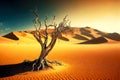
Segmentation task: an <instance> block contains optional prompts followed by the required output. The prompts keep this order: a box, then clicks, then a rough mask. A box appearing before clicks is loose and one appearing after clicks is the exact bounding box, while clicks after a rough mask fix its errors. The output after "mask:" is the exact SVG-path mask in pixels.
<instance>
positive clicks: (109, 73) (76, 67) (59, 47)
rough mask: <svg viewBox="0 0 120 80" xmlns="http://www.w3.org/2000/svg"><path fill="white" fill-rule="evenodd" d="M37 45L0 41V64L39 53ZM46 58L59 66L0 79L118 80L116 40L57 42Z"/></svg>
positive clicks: (119, 67) (119, 48)
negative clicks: (76, 42)
mask: <svg viewBox="0 0 120 80" xmlns="http://www.w3.org/2000/svg"><path fill="white" fill-rule="evenodd" d="M39 52H40V47H39V45H38V44H34V43H29V44H19V43H9V44H6V43H4V44H0V65H5V64H16V63H20V62H22V61H23V60H25V59H29V60H34V59H36V58H37V57H38V56H39ZM48 59H50V60H57V61H60V62H61V63H63V66H54V69H45V70H42V71H35V72H25V73H20V74H17V75H14V76H10V77H4V78H0V80H120V43H118V44H99V45H79V44H74V43H69V42H64V41H60V40H58V41H57V44H56V45H55V47H54V49H53V50H52V51H51V52H50V54H49V56H48Z"/></svg>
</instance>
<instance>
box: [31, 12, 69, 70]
mask: <svg viewBox="0 0 120 80" xmlns="http://www.w3.org/2000/svg"><path fill="white" fill-rule="evenodd" d="M34 15H35V19H34V20H33V23H34V27H35V32H34V37H35V38H36V40H37V41H38V43H39V44H40V46H41V52H40V56H39V57H38V59H36V61H35V62H34V63H33V65H32V70H33V71H34V70H40V69H44V68H48V67H51V68H52V66H50V64H52V63H56V64H59V65H61V63H59V62H57V61H49V60H47V59H46V56H47V55H48V54H49V53H50V51H51V50H52V49H53V47H54V46H55V43H56V41H57V38H58V35H59V34H61V33H62V32H63V31H64V29H65V27H67V26H69V22H70V21H69V20H67V16H65V17H64V18H63V21H62V22H61V23H59V25H57V24H56V23H55V20H56V16H53V19H52V23H51V24H48V22H47V21H48V17H47V16H46V19H45V20H44V21H43V24H44V28H45V29H44V33H43V32H41V27H42V21H41V20H40V18H39V15H38V12H37V11H35V12H34ZM51 27H52V28H53V32H52V33H51V39H49V40H50V42H49V43H48V36H49V33H48V29H49V28H51Z"/></svg>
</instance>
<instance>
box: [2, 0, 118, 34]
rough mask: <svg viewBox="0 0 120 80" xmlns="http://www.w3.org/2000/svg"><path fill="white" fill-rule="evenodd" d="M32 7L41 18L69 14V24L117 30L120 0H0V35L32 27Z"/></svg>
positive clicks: (60, 16)
mask: <svg viewBox="0 0 120 80" xmlns="http://www.w3.org/2000/svg"><path fill="white" fill-rule="evenodd" d="M35 9H38V11H39V15H40V19H41V20H44V19H45V16H49V18H51V17H52V16H53V15H55V16H56V18H57V20H56V22H57V23H58V22H60V21H61V20H62V18H63V17H64V16H65V15H68V18H69V19H70V20H71V26H72V27H86V26H89V27H92V28H95V29H99V30H102V31H105V32H118V33H120V22H119V21H120V0H0V35H4V34H6V33H9V32H12V31H21V30H31V29H34V27H33V22H32V21H33V19H34V14H33V11H34V10H35Z"/></svg>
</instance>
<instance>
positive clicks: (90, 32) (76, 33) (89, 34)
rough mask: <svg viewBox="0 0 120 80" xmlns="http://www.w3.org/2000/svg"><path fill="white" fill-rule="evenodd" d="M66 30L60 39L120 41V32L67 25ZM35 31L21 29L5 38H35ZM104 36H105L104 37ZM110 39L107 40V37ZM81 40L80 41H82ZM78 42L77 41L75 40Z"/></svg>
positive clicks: (92, 41)
mask: <svg viewBox="0 0 120 80" xmlns="http://www.w3.org/2000/svg"><path fill="white" fill-rule="evenodd" d="M64 30H65V31H63V32H62V33H61V34H60V35H59V36H58V39H60V40H63V41H71V42H74V41H72V40H74V39H76V40H80V42H81V41H82V43H81V44H83V43H85V44H97V43H98V44H99V43H109V42H117V41H120V34H118V33H107V32H103V31H100V30H97V29H93V28H90V27H82V28H78V27H65V28H64ZM53 31H54V30H53V29H48V33H49V35H51V33H52V32H53ZM34 33H35V31H32V30H31V31H19V32H18V33H17V34H14V32H11V33H9V34H6V35H4V36H3V37H4V38H8V39H11V40H20V39H19V37H20V36H21V39H23V38H28V39H31V40H32V39H33V40H35V38H34V37H32V36H33V35H32V34H34ZM41 34H43V35H44V34H45V31H44V30H43V29H42V30H41ZM103 37H104V38H103ZM105 38H107V39H109V40H108V41H106V39H105ZM80 42H79V43H80ZM74 43H77V42H74Z"/></svg>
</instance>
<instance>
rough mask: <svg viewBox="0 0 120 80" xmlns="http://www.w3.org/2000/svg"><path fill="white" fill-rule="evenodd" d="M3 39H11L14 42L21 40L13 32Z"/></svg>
mask: <svg viewBox="0 0 120 80" xmlns="http://www.w3.org/2000/svg"><path fill="white" fill-rule="evenodd" d="M3 37H5V38H9V39H12V40H19V38H18V37H17V36H16V35H15V34H14V33H13V32H11V33H8V34H6V35H4V36H3Z"/></svg>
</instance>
